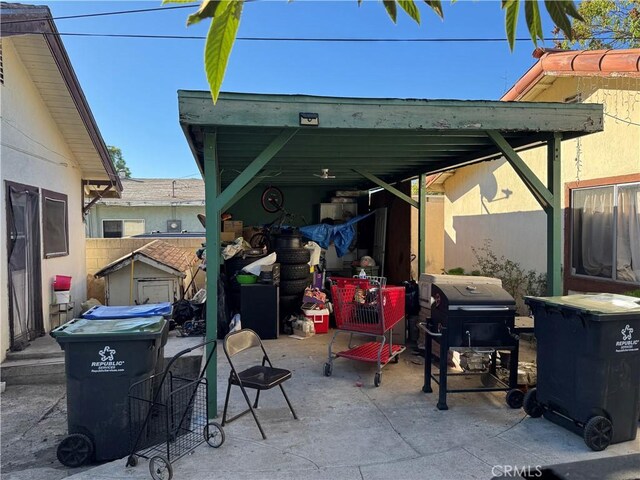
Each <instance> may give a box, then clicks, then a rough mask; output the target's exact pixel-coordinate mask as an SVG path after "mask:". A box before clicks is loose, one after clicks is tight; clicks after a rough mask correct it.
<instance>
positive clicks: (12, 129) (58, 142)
mask: <svg viewBox="0 0 640 480" xmlns="http://www.w3.org/2000/svg"><path fill="white" fill-rule="evenodd" d="M2 54H3V65H4V85H3V86H0V92H1V96H2V102H1V105H2V106H1V118H2V148H1V151H0V158H1V164H0V180H1V185H2V187H1V188H2V207H1V208H0V228H1V232H2V233H1V234H0V252H1V253H0V258H1V265H0V276H1V278H0V285H1V287H0V308H1V311H0V312H1V313H0V315H1V318H0V335H1V339H0V360H3V359H4V358H5V355H6V351H7V349H8V348H9V341H10V339H9V311H8V288H7V285H8V270H7V268H8V267H7V239H6V202H5V198H6V197H5V194H6V192H5V184H4V181H5V180H10V181H13V182H18V183H23V184H27V185H31V186H34V187H39V188H45V189H47V190H51V191H55V192H58V193H63V194H65V195H67V197H68V218H69V255H68V256H64V257H58V258H52V259H43V260H42V289H43V305H42V310H43V315H44V325H45V329H46V330H48V326H49V304H50V303H51V282H52V279H53V277H54V276H55V275H69V276H72V277H73V283H72V297H73V300H75V301H76V308H78V307H79V304H80V302H81V301H84V300H85V295H86V277H85V275H86V274H85V272H86V262H85V229H84V224H83V219H82V198H81V194H80V193H81V178H82V174H81V171H80V169H79V167H78V165H77V163H76V160H75V158H74V156H73V154H72V153H71V150H70V149H69V147H68V145H67V144H66V142H65V140H64V138H63V136H62V134H61V132H60V131H59V129H58V128H57V126H56V123H55V122H54V120H53V118H52V117H51V115H50V114H49V111H48V110H47V107H46V106H45V104H44V102H43V100H42V98H41V97H40V94H39V93H38V91H37V89H36V88H35V86H34V85H33V83H32V81H31V79H30V77H29V74H28V72H27V71H26V69H25V67H24V65H23V64H22V62H21V61H20V58H19V56H18V55H17V53H16V50H15V48H14V47H13V45H12V41H11V39H10V38H3V39H2ZM40 212H42V208H41V209H40Z"/></svg>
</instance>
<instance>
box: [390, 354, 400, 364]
mask: <svg viewBox="0 0 640 480" xmlns="http://www.w3.org/2000/svg"><path fill="white" fill-rule="evenodd" d="M399 361H400V354H398V355H394V356H393V357H391V363H398V362H399Z"/></svg>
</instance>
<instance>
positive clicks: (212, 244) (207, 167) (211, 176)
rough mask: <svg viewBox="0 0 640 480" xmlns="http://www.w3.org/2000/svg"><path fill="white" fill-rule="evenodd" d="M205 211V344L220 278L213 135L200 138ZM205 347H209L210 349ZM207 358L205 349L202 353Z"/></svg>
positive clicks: (214, 388) (212, 330)
mask: <svg viewBox="0 0 640 480" xmlns="http://www.w3.org/2000/svg"><path fill="white" fill-rule="evenodd" d="M204 180H205V182H204V183H205V205H206V206H205V212H206V215H207V228H206V230H207V341H209V340H214V339H217V338H218V277H219V276H220V230H221V229H220V208H219V204H218V203H219V200H218V196H219V194H220V176H219V174H218V162H217V158H216V134H215V132H214V133H205V138H204ZM209 348H213V347H212V346H210V347H209ZM205 353H206V354H207V355H208V353H209V350H207V352H205ZM206 376H207V388H208V392H209V405H208V407H209V416H210V417H211V418H213V417H217V416H218V359H217V352H216V355H214V356H213V358H212V359H211V362H210V363H209V365H208V367H207V372H206Z"/></svg>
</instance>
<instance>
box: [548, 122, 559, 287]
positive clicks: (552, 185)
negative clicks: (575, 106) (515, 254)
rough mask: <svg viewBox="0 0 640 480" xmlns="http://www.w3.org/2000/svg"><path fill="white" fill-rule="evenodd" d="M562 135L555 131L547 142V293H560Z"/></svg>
mask: <svg viewBox="0 0 640 480" xmlns="http://www.w3.org/2000/svg"><path fill="white" fill-rule="evenodd" d="M561 141H562V135H561V134H560V133H555V134H553V136H552V137H551V138H550V139H549V141H548V142H547V184H548V185H549V189H550V190H551V193H552V194H553V204H552V206H551V207H549V208H547V209H546V213H547V293H548V295H562V293H563V285H562V258H561V255H562V253H561V252H562V191H561V189H562V181H561V180H562V177H561V176H562V170H561V163H560V157H561V154H560V152H561V148H560V143H561Z"/></svg>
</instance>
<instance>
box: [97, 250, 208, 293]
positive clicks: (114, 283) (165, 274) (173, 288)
mask: <svg viewBox="0 0 640 480" xmlns="http://www.w3.org/2000/svg"><path fill="white" fill-rule="evenodd" d="M195 262H196V256H195V254H189V253H187V252H185V251H184V250H182V249H180V248H178V247H175V246H173V245H171V244H169V243H167V242H163V241H162V240H154V241H153V242H151V243H148V244H146V245H145V246H143V247H141V248H139V249H137V250H134V251H133V252H131V253H130V254H128V255H125V256H123V257H121V258H119V259H117V260H115V261H113V262H111V263H110V264H109V265H107V266H106V267H104V268H103V269H101V270H100V271H98V272H96V274H95V276H96V278H102V277H104V278H105V301H106V304H107V305H134V304H136V305H141V304H145V303H161V302H175V301H176V300H178V299H179V298H181V297H182V295H183V293H184V292H185V289H186V288H187V287H188V285H189V283H190V282H191V279H192V278H193V275H195V273H192V270H193V265H194V264H195ZM126 267H129V268H126ZM196 271H197V270H196Z"/></svg>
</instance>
